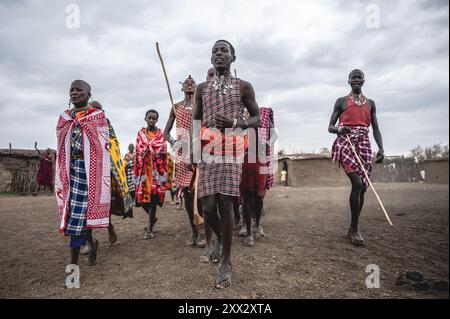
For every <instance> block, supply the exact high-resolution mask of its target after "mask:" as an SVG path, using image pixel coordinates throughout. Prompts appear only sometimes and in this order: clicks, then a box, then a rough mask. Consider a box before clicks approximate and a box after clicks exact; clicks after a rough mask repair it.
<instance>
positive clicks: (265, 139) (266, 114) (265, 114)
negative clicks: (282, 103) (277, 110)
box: [258, 107, 275, 189]
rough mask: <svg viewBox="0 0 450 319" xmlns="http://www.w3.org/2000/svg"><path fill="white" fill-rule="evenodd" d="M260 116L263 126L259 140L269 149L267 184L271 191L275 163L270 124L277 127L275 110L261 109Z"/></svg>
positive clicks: (259, 129)
mask: <svg viewBox="0 0 450 319" xmlns="http://www.w3.org/2000/svg"><path fill="white" fill-rule="evenodd" d="M259 114H260V117H261V126H260V127H259V128H258V138H259V139H260V140H261V143H264V144H266V145H267V146H268V147H267V149H266V156H267V160H268V162H267V168H268V172H269V174H268V176H267V182H266V189H271V188H272V187H273V185H274V180H273V163H274V145H273V144H270V137H271V136H270V128H271V127H270V126H271V125H270V123H271V122H272V125H273V126H275V122H274V118H273V110H272V108H271V107H261V108H260V109H259Z"/></svg>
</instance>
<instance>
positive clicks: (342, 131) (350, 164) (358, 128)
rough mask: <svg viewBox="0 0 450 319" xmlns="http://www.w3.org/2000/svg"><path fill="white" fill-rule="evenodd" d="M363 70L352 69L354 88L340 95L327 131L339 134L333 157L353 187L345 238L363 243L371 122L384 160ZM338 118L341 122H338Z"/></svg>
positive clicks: (360, 244)
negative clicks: (361, 219) (361, 220)
mask: <svg viewBox="0 0 450 319" xmlns="http://www.w3.org/2000/svg"><path fill="white" fill-rule="evenodd" d="M364 81H365V79H364V73H363V72H362V71H361V70H359V69H356V70H353V71H351V72H350V74H349V76H348V84H349V85H350V86H351V88H352V91H351V92H350V94H349V95H347V96H345V97H341V98H339V99H337V101H336V103H335V105H334V110H333V113H332V114H331V119H330V123H329V127H328V131H329V132H330V133H333V134H337V138H336V140H335V141H334V144H333V147H332V159H333V161H339V163H340V165H342V167H343V168H344V171H345V173H346V174H347V176H348V178H349V179H350V182H351V184H352V190H351V193H350V211H351V224H350V228H349V230H348V232H347V235H346V238H347V239H349V240H350V241H351V243H352V244H353V245H356V246H362V245H364V243H365V241H364V238H363V237H362V236H361V233H360V231H359V228H358V221H359V216H360V214H361V210H362V207H363V204H364V194H365V192H366V190H367V187H368V186H369V182H368V181H367V179H366V177H365V174H364V170H365V171H366V172H367V175H368V176H369V178H370V174H371V172H372V149H371V145H370V140H369V126H370V125H371V124H372V129H373V136H374V138H375V142H376V143H377V145H378V149H379V150H378V152H377V155H376V157H377V159H376V163H381V162H382V161H383V158H384V150H383V140H382V137H381V132H380V128H379V127H378V120H377V115H376V107H375V102H374V101H373V100H370V99H368V98H366V97H365V96H364V95H363V93H362V91H361V88H362V86H363V85H364ZM338 120H339V125H338V126H336V122H337V121H338ZM347 137H348V138H349V139H350V141H351V143H352V144H353V145H354V148H355V152H356V154H357V156H358V157H359V159H360V160H361V162H362V163H363V165H364V167H361V165H360V164H359V161H358V159H357V158H356V157H355V154H354V152H353V149H352V146H351V145H350V143H349V142H348V139H347Z"/></svg>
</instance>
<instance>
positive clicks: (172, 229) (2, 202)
mask: <svg viewBox="0 0 450 319" xmlns="http://www.w3.org/2000/svg"><path fill="white" fill-rule="evenodd" d="M376 187H377V189H378V191H379V193H380V196H381V197H382V199H383V201H384V202H385V205H386V208H387V210H388V212H389V213H390V214H391V218H392V220H393V222H394V226H393V227H390V226H389V225H388V224H387V221H386V220H385V219H384V216H383V213H382V211H381V210H380V208H379V206H378V204H377V202H376V199H375V196H374V195H373V194H372V193H369V194H368V195H367V199H366V204H365V209H364V212H363V216H362V220H361V229H362V233H363V235H364V236H365V238H366V240H367V245H366V247H364V248H358V247H354V246H352V245H350V244H349V243H348V242H347V241H346V240H345V239H344V237H343V235H344V234H345V232H346V230H347V228H348V223H349V208H348V193H349V188H348V187H341V188H325V187H322V188H282V187H276V188H275V189H273V190H272V191H270V192H269V193H268V195H267V199H266V202H265V208H266V215H265V216H264V217H263V224H264V229H265V232H266V235H267V237H266V238H265V239H263V240H262V241H256V243H255V246H254V247H253V248H248V247H244V246H242V244H241V238H239V237H234V239H233V240H234V241H233V267H234V277H233V286H232V287H230V288H228V289H225V290H223V291H218V290H215V289H214V288H213V281H214V279H215V276H216V274H217V271H218V267H217V265H212V264H210V263H209V264H202V263H199V255H200V254H201V249H199V248H193V247H185V246H183V243H184V240H185V239H186V238H187V236H188V234H189V230H188V222H187V216H186V213H185V212H184V211H180V210H175V208H174V206H172V205H170V204H169V203H166V204H165V205H164V207H163V208H162V209H158V213H157V214H158V217H159V221H158V223H157V225H156V233H155V236H156V237H155V238H154V239H152V240H144V239H143V236H144V230H143V228H144V226H145V223H146V218H147V217H146V214H145V213H144V212H143V211H142V209H140V208H138V209H136V210H135V218H134V219H126V220H121V219H120V218H115V217H114V218H113V221H114V224H115V226H116V229H117V233H118V237H119V239H118V242H117V243H116V244H114V245H113V246H110V245H109V243H108V239H107V231H106V230H104V229H102V230H96V231H95V234H96V235H97V236H98V237H99V240H100V248H99V257H98V260H97V264H96V265H95V266H94V267H89V266H88V265H87V258H86V257H85V256H82V257H81V261H80V268H81V289H65V288H63V281H64V269H65V266H66V265H67V264H68V263H69V249H68V243H67V242H68V240H67V238H64V237H62V236H61V235H60V234H59V233H58V232H57V226H58V216H57V213H56V202H55V199H54V197H53V196H45V195H42V196H38V197H31V196H28V197H22V196H12V195H3V196H0V234H1V238H2V245H1V246H0V297H1V298H448V292H436V291H431V292H430V291H428V292H422V291H416V290H414V289H413V288H411V287H406V286H396V284H395V279H396V277H397V276H398V274H399V273H400V272H402V271H404V270H415V271H420V272H422V273H423V274H424V275H425V276H426V277H429V278H434V279H438V280H444V281H447V282H448V216H449V214H448V191H449V189H448V185H424V184H376ZM369 264H376V265H378V266H379V267H380V269H381V288H380V289H367V288H366V285H365V279H366V274H365V269H366V266H367V265H369Z"/></svg>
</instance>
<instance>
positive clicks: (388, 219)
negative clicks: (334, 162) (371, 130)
mask: <svg viewBox="0 0 450 319" xmlns="http://www.w3.org/2000/svg"><path fill="white" fill-rule="evenodd" d="M345 137H347V141H348V143H349V144H350V146H351V148H352V151H353V154H355V157H356V159H357V160H358V163H359V165H361V169H362V171H363V172H364V175H365V176H366V178H367V180H368V182H369V185H370V187H371V188H372V190H373V192H374V193H375V196H376V197H377V199H378V202H379V203H380V205H381V208H382V209H383V212H384V215H385V216H386V219H387V221H388V222H389V224H390V225H391V226H393V225H394V224H392V222H391V219H390V218H389V215H388V213H387V211H386V208H384V205H383V202H382V201H381V199H380V196H378V193H377V191H376V190H375V188H374V187H373V185H372V182H371V181H370V178H369V175H368V174H367V172H366V169H365V168H364V165H363V163H362V161H361V159H360V158H359V156H358V154H357V153H356V149H355V146H354V145H353V143H352V141H351V140H350V138H349V137H348V135H345Z"/></svg>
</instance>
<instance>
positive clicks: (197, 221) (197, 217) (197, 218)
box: [194, 167, 204, 226]
mask: <svg viewBox="0 0 450 319" xmlns="http://www.w3.org/2000/svg"><path fill="white" fill-rule="evenodd" d="M199 175H200V168H199V167H196V168H195V182H194V225H195V226H202V225H203V224H204V220H203V217H202V216H200V214H199V213H198V203H197V195H198V176H199Z"/></svg>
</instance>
